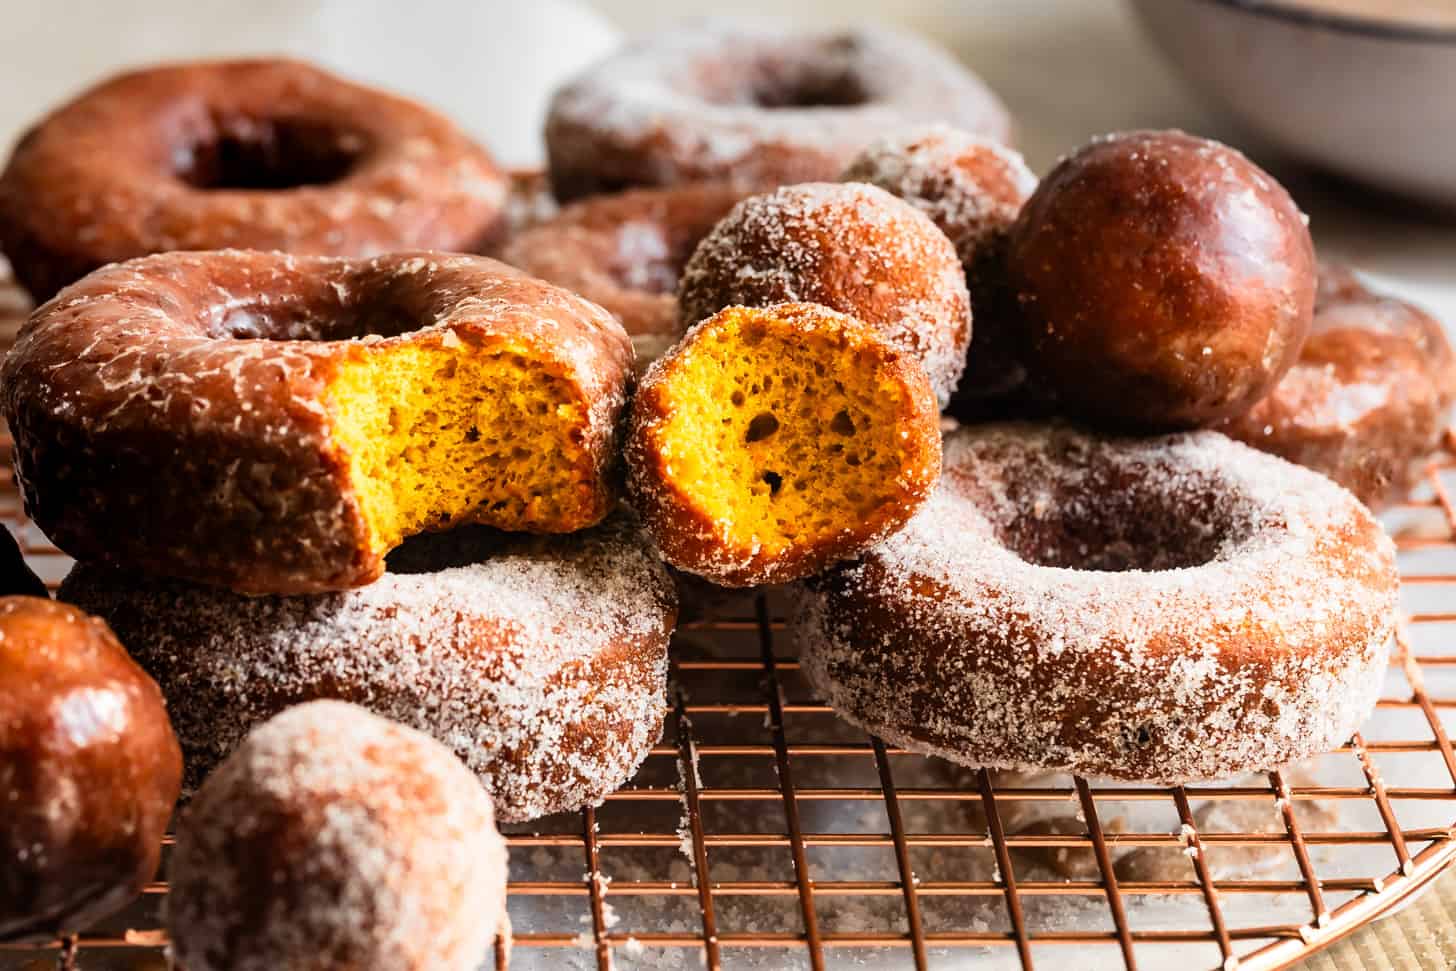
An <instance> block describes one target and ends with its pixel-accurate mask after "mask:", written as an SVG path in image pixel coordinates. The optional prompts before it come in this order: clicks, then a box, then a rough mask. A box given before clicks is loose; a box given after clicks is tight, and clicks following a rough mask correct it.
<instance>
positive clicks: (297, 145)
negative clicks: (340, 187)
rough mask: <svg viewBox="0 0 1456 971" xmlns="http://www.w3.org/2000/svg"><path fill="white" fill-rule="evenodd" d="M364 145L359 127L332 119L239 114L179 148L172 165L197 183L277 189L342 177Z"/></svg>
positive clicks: (190, 182)
mask: <svg viewBox="0 0 1456 971" xmlns="http://www.w3.org/2000/svg"><path fill="white" fill-rule="evenodd" d="M365 147H366V139H365V138H364V137H363V136H362V135H360V134H359V133H357V132H352V131H348V130H345V129H341V128H339V127H337V126H335V125H331V124H327V123H321V122H317V121H310V120H306V119H296V118H283V119H264V118H235V119H227V120H223V121H220V122H219V123H218V124H217V127H216V129H215V130H214V131H213V132H211V133H210V135H209V136H208V137H204V138H202V139H199V140H196V141H193V142H190V143H188V144H186V145H184V146H182V147H181V148H179V149H178V150H176V151H175V152H174V154H173V165H174V171H175V173H176V175H177V177H178V178H179V179H181V180H182V181H183V182H186V183H187V184H188V185H190V186H192V187H193V188H196V189H209V190H261V191H277V190H281V189H296V188H302V187H304V186H318V185H329V184H331V183H334V182H337V181H339V180H340V179H342V178H344V177H345V176H346V175H348V174H349V173H350V172H351V171H352V170H353V168H354V166H355V164H356V163H357V162H358V161H359V159H360V157H361V156H362V155H363V154H364V150H365Z"/></svg>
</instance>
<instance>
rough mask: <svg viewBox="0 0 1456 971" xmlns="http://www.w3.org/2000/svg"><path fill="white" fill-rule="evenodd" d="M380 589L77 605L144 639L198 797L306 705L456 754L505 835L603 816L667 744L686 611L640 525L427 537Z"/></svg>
mask: <svg viewBox="0 0 1456 971" xmlns="http://www.w3.org/2000/svg"><path fill="white" fill-rule="evenodd" d="M389 564H390V572H388V573H386V574H385V575H384V576H383V577H381V578H380V579H379V580H377V581H375V582H374V583H372V584H370V585H369V586H367V587H362V588H360V589H357V590H350V591H347V592H345V593H338V594H323V595H315V596H306V597H245V596H242V595H239V594H234V593H229V592H228V591H225V590H217V589H212V588H207V587H198V586H194V585H191V584H185V583H179V582H172V581H165V580H158V579H151V578H147V577H144V576H141V575H140V574H139V573H138V572H137V571H135V570H129V571H125V572H123V571H120V570H108V569H104V568H101V567H96V566H91V565H82V566H77V567H76V568H75V569H74V570H73V571H72V572H71V575H70V576H68V577H67V578H66V581H65V583H64V584H63V585H62V587H61V592H60V596H61V598H62V599H64V600H67V601H70V602H72V603H76V604H78V605H83V606H84V607H86V608H87V609H91V610H94V611H96V612H97V614H98V615H100V616H102V617H105V618H107V620H108V621H109V622H110V623H111V624H112V625H113V626H114V627H115V628H116V629H117V630H118V631H120V632H121V633H122V636H124V637H126V638H127V639H128V642H129V643H130V644H131V645H132V650H133V652H134V654H135V657H136V659H137V662H138V663H139V664H141V665H142V667H144V668H145V669H146V670H147V671H148V672H149V673H150V674H151V675H152V676H153V677H154V678H156V679H157V683H158V684H160V685H161V687H162V691H163V693H164V694H166V696H167V698H168V699H169V701H170V703H171V707H172V710H173V712H174V713H175V715H176V725H177V736H178V738H180V739H181V741H182V748H183V750H184V751H185V752H186V754H187V784H188V787H189V788H191V787H195V786H196V785H197V784H198V783H199V782H201V780H202V779H203V778H204V777H205V776H206V774H207V773H208V772H209V771H210V770H211V769H212V768H213V766H215V765H217V764H218V762H219V761H221V760H222V759H223V758H224V757H225V756H227V755H228V753H229V752H231V751H232V750H233V748H234V747H235V746H236V745H237V744H238V742H239V741H241V740H242V738H243V736H244V735H246V734H247V733H248V731H249V730H250V729H252V728H253V727H254V726H255V725H257V724H258V723H259V722H262V721H264V720H265V719H267V718H270V717H272V716H273V715H276V714H277V713H278V712H280V711H282V710H283V709H284V708H286V707H288V706H289V705H292V704H297V703H299V702H302V701H311V700H314V699H318V698H333V699H338V700H343V701H351V702H354V703H356V704H360V705H363V706H364V707H366V708H368V709H370V710H371V711H373V712H375V713H377V714H380V715H384V716H386V717H388V718H393V719H395V720H396V721H399V722H401V723H403V724H406V725H410V726H412V727H414V728H417V729H419V730H420V731H423V732H426V733H428V734H430V735H433V736H434V737H435V738H437V739H439V740H440V741H441V742H443V743H445V744H446V745H448V746H449V747H450V748H452V749H454V751H455V753H456V754H457V755H459V756H460V757H461V759H463V760H464V761H465V764H466V765H468V766H469V767H470V768H471V769H472V770H473V771H474V772H475V773H476V774H478V775H479V776H480V777H481V780H482V782H484V783H485V784H486V786H487V788H489V789H490V790H491V793H492V795H493V796H494V798H495V807H496V812H497V813H498V814H499V815H500V817H501V818H502V819H508V820H523V819H534V818H536V817H537V816H544V815H546V814H548V813H553V812H560V811H563V810H570V809H580V808H581V807H583V806H587V805H594V804H596V803H598V802H600V801H601V800H602V799H603V798H605V797H606V795H607V794H608V793H609V792H611V791H612V790H613V789H615V788H616V787H617V786H619V785H620V784H621V783H623V782H625V781H626V780H627V779H628V778H629V777H630V776H631V774H632V773H633V772H634V771H635V770H636V768H637V766H638V765H639V764H641V762H642V760H643V759H644V758H646V756H647V753H648V752H649V751H650V750H651V747H652V745H653V744H654V743H655V742H656V741H657V738H658V734H659V732H660V730H661V727H662V716H663V705H664V698H665V695H666V691H667V684H666V678H667V642H668V637H669V635H670V634H671V632H672V626H673V621H674V617H675V613H676V593H675V590H674V588H673V585H672V581H671V580H670V579H669V578H668V576H667V573H666V571H665V570H664V569H663V567H662V564H661V563H660V562H659V561H658V559H657V557H656V555H655V554H653V553H651V552H650V551H649V549H648V547H647V545H646V544H645V543H644V542H643V541H642V539H641V538H640V535H639V534H638V533H637V531H636V529H635V527H634V526H633V525H632V524H631V523H630V522H628V521H626V520H625V519H624V518H623V517H620V516H618V517H614V518H613V519H609V520H608V521H607V522H606V523H605V524H603V525H602V526H599V527H597V528H596V529H594V530H588V531H585V532H581V533H574V534H572V535H570V536H553V537H525V536H520V535H512V534H506V533H496V532H494V531H492V530H488V529H485V528H484V527H469V526H465V527H460V528H459V529H455V530H451V531H450V532H448V533H433V534H428V535H425V536H417V537H414V538H413V539H411V540H409V541H408V542H406V543H405V545H404V546H402V547H400V548H399V549H398V550H396V551H395V552H394V553H393V554H392V555H391V556H390V559H389Z"/></svg>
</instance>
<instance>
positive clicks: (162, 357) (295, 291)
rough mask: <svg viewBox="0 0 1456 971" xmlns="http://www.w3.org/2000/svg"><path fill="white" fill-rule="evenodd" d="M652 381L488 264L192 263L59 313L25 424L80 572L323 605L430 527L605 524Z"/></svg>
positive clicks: (222, 256)
mask: <svg viewBox="0 0 1456 971" xmlns="http://www.w3.org/2000/svg"><path fill="white" fill-rule="evenodd" d="M631 361H632V348H631V344H630V342H629V340H628V338H627V335H626V334H625V333H624V332H623V331H622V328H621V326H620V325H619V324H618V323H617V322H616V321H615V320H613V319H612V318H611V316H610V315H608V314H607V313H606V312H605V311H603V310H602V309H601V308H600V307H597V306H595V305H594V304H591V303H588V302H587V301H585V300H582V299H580V298H578V297H576V296H575V295H573V294H569V293H567V292H566V291H564V290H561V289H559V288H557V287H553V286H551V285H549V284H547V283H543V282H541V281H539V280H533V279H531V278H529V277H527V276H525V275H524V274H522V273H520V272H519V271H518V270H515V269H512V268H510V267H507V266H505V265H504V264H501V263H497V262H495V261H493V260H489V259H486V258H484V257H471V256H459V255H448V254H436V253H397V254H391V255H389V256H383V257H376V258H374V259H370V260H348V259H341V258H334V257H295V256H289V255H285V254H281V253H255V252H243V251H236V250H232V251H220V252H214V253H167V254H162V255H157V256H150V257H145V258H142V259H138V260H134V261H130V262H127V263H122V264H118V265H116V266H112V267H107V268H105V269H102V270H99V271H97V272H96V273H94V274H92V275H90V276H88V277H87V278H86V279H84V280H82V281H81V282H79V283H77V284H75V285H74V286H72V287H70V288H68V289H67V290H65V291H63V292H62V293H61V294H60V295H59V296H58V297H57V298H56V299H55V300H53V301H51V302H50V303H48V304H46V305H45V306H43V307H42V308H41V309H40V310H39V311H37V312H36V314H35V315H34V316H32V318H31V320H30V321H29V323H28V324H27V325H26V327H25V329H24V330H23V331H22V332H21V334H20V337H19V340H18V341H17V342H16V345H15V348H14V349H13V350H12V351H11V353H10V355H9V357H8V358H6V360H5V364H4V366H3V368H0V410H3V412H4V416H5V418H6V419H7V420H8V421H9V422H10V429H11V431H12V432H13V433H14V436H15V464H16V476H17V479H18V481H19V482H20V485H21V487H22V489H23V491H24V494H25V501H26V510H27V512H28V513H29V515H30V517H31V518H32V519H33V520H35V522H36V524H37V525H39V526H40V528H41V529H43V530H44V531H45V532H46V534H47V535H48V536H49V537H50V538H51V540H52V541H53V542H55V544H56V545H57V546H58V547H60V548H61V549H62V550H64V551H65V552H66V553H68V554H70V555H71V556H73V557H75V558H76V559H80V560H90V561H95V562H100V563H107V564H110V565H113V566H118V567H123V568H126V569H132V570H140V571H143V572H148V573H156V574H160V575H163V576H172V577H180V578H184V579H188V580H195V581H198V582H202V583H212V584H217V585H220V586H226V587H230V588H232V589H234V590H238V591H240V592H244V593H255V594H264V593H312V592H322V591H328V590H338V589H343V588H347V587H351V586H357V585H360V584H364V583H368V582H370V581H371V580H373V579H375V578H376V577H378V576H379V575H380V574H381V573H382V572H383V570H384V554H385V553H387V552H388V551H389V550H390V549H392V548H393V547H394V546H396V545H398V543H399V542H400V540H401V539H402V538H404V537H406V536H409V535H412V534H414V533H417V532H420V531H421V530H426V529H443V528H448V527H450V526H453V525H455V524H457V523H462V522H481V523H486V524H488V525H492V526H496V527H500V528H503V529H516V530H526V531H534V532H569V531H571V530H575V529H581V528H583V527H585V526H590V525H591V524H593V523H595V522H598V521H599V520H601V518H602V517H603V516H605V515H606V514H607V512H608V511H609V509H610V508H611V506H612V504H613V502H614V501H615V500H614V495H615V491H616V486H615V474H614V465H615V462H616V458H617V446H618V441H617V425H618V417H619V415H620V414H621V412H622V410H623V408H624V406H625V399H626V389H627V382H628V380H629V378H630V373H631ZM119 523H125V524H126V528H124V529H121V528H118V527H117V524H119Z"/></svg>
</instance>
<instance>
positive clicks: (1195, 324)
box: [1007, 131, 1315, 431]
mask: <svg viewBox="0 0 1456 971" xmlns="http://www.w3.org/2000/svg"><path fill="white" fill-rule="evenodd" d="M1007 268H1008V270H1009V272H1010V275H1011V281H1012V283H1013V284H1014V285H1015V287H1016V290H1017V294H1018V298H1019V299H1020V301H1021V307H1022V310H1023V312H1024V314H1025V318H1026V320H1025V326H1024V332H1025V337H1026V340H1025V343H1026V364H1027V366H1028V368H1030V369H1031V370H1032V372H1034V374H1035V375H1036V376H1037V378H1038V379H1039V380H1041V381H1044V382H1045V383H1046V384H1047V385H1048V386H1049V387H1050V389H1051V390H1052V391H1053V392H1054V393H1055V396H1056V398H1057V400H1058V401H1059V402H1060V403H1061V404H1062V405H1063V406H1065V408H1066V413H1067V414H1068V415H1070V416H1071V417H1073V418H1077V419H1082V420H1086V421H1095V422H1098V423H1100V424H1104V425H1109V426H1112V427H1114V428H1119V429H1121V428H1130V429H1136V430H1144V431H1146V430H1159V429H1162V430H1169V429H1178V428H1190V427H1195V426H1200V425H1209V424H1213V423H1215V422H1218V421H1222V420H1225V419H1228V418H1232V417H1235V416H1237V415H1240V414H1243V413H1244V412H1245V411H1248V410H1249V408H1251V407H1253V404H1254V402H1255V401H1258V400H1259V399H1260V398H1262V397H1264V395H1266V394H1268V392H1269V390H1270V389H1271V388H1273V387H1274V385H1275V384H1276V383H1277V382H1278V380H1279V379H1280V378H1281V377H1283V376H1284V373H1285V372H1286V371H1288V370H1289V368H1290V366H1292V365H1293V364H1294V361H1295V359H1296V358H1297V357H1298V356H1299V350H1300V347H1301V346H1302V345H1303V343H1304V339H1305V336H1306V335H1307V334H1308V332H1309V323H1310V317H1311V315H1312V313H1313V309H1314V289H1315V260H1314V246H1313V244H1312V243H1311V242H1310V238H1309V230H1308V229H1307V228H1306V227H1305V218H1304V216H1303V214H1302V213H1300V211H1299V209H1298V208H1297V207H1296V206H1295V204H1294V201H1293V200H1292V199H1291V198H1290V197H1289V193H1287V192H1286V191H1284V188H1283V187H1282V186H1281V185H1279V183H1278V182H1276V181H1274V179H1273V178H1272V177H1270V176H1269V175H1268V174H1267V173H1266V172H1264V171H1262V170H1261V169H1260V168H1259V167H1258V166H1256V165H1254V164H1253V163H1252V162H1250V161H1249V160H1248V159H1247V158H1245V157H1244V156H1243V155H1241V154H1239V153H1238V152H1236V151H1234V150H1233V149H1231V148H1229V147H1227V146H1225V145H1220V144H1219V143H1217V142H1212V141H1209V140H1207V139H1203V138H1196V137H1194V136H1192V135H1186V134H1184V133H1183V132H1179V131H1142V132H1129V133H1126V134H1119V135H1109V136H1105V137H1103V138H1098V139H1094V140H1093V141H1092V142H1090V143H1088V144H1087V145H1085V146H1083V147H1082V148H1080V149H1078V150H1077V151H1076V152H1073V153H1072V154H1071V155H1069V156H1067V157H1066V158H1065V159H1063V160H1062V161H1061V162H1060V163H1058V164H1057V166H1056V167H1055V168H1054V169H1052V171H1051V172H1050V173H1048V174H1047V176H1046V178H1044V179H1043V180H1042V182H1041V184H1040V185H1039V186H1038V187H1037V189H1036V192H1035V193H1033V194H1032V197H1031V199H1029V200H1028V201H1027V203H1026V205H1025V206H1024V207H1023V208H1022V210H1021V215H1020V216H1019V217H1018V219H1017V221H1016V224H1015V225H1014V226H1013V227H1012V230H1011V242H1010V250H1009V254H1008V257H1007Z"/></svg>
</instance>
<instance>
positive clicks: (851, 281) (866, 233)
mask: <svg viewBox="0 0 1456 971" xmlns="http://www.w3.org/2000/svg"><path fill="white" fill-rule="evenodd" d="M678 301H679V303H680V304H681V308H682V311H681V312H682V318H683V321H684V323H686V324H687V325H688V326H691V325H693V324H695V323H697V322H698V321H700V320H705V319H707V318H708V317H711V316H712V315H713V314H715V313H717V312H718V311H720V310H722V309H723V308H724V307H731V306H735V305H741V306H748V307H761V306H765V305H768V304H774V303H785V302H809V303H817V304H822V305H824V306H825V307H828V308H829V309H830V310H837V311H839V312H840V313H842V314H848V315H850V316H851V317H855V318H858V319H859V320H862V321H864V322H865V323H866V324H870V325H871V326H873V327H875V328H876V329H878V330H879V331H880V332H881V333H882V334H884V336H885V337H886V338H888V339H889V341H890V343H892V344H894V345H895V346H896V347H898V348H900V349H901V350H902V351H905V352H906V353H908V354H910V355H911V356H913V357H915V358H916V359H917V360H919V361H920V363H921V365H922V366H923V367H924V368H925V371H926V373H927V374H928V375H930V383H931V386H932V387H933V388H934V389H935V394H936V397H937V398H938V399H939V400H940V403H941V405H942V406H944V404H945V403H946V401H948V400H949V399H950V393H951V391H952V390H954V388H955V386H956V382H957V381H958V380H959V379H960V376H961V371H962V370H963V369H964V368H965V364H966V348H967V346H968V345H969V344H970V340H971V301H970V295H969V294H968V293H967V292H966V279H965V272H964V271H963V270H962V269H961V264H960V259H959V258H958V257H957V256H956V251H955V247H954V246H953V245H951V242H950V240H949V239H947V238H946V236H945V234H944V233H942V232H941V231H940V230H939V229H937V228H936V226H935V223H933V222H931V221H930V218H929V217H928V216H926V215H925V214H924V213H923V212H921V211H920V210H918V209H916V208H915V207H914V206H911V205H910V204H909V203H906V202H903V201H901V200H900V199H896V198H895V197H894V196H892V195H890V194H889V193H888V192H886V191H884V190H883V189H879V188H876V187H875V186H871V185H862V184H858V183H830V182H816V183H809V184H805V185H791V186H784V187H783V188H780V189H776V190H775V191H773V192H769V193H766V194H763V195H758V196H750V197H749V198H747V199H744V200H743V201H742V202H740V203H739V204H738V205H737V206H735V207H734V208H733V211H732V212H730V213H729V214H728V215H727V217H725V218H724V219H723V221H722V222H720V223H719V224H718V225H717V226H715V227H714V228H713V231H712V232H710V233H708V235H707V236H705V237H704V238H703V241H702V242H701V243H699V244H698V248H697V250H696V251H695V252H694V253H693V255H692V259H690V260H689V261H688V265H687V267H686V268H685V269H684V270H683V276H682V283H681V284H680V286H679V287H678Z"/></svg>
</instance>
